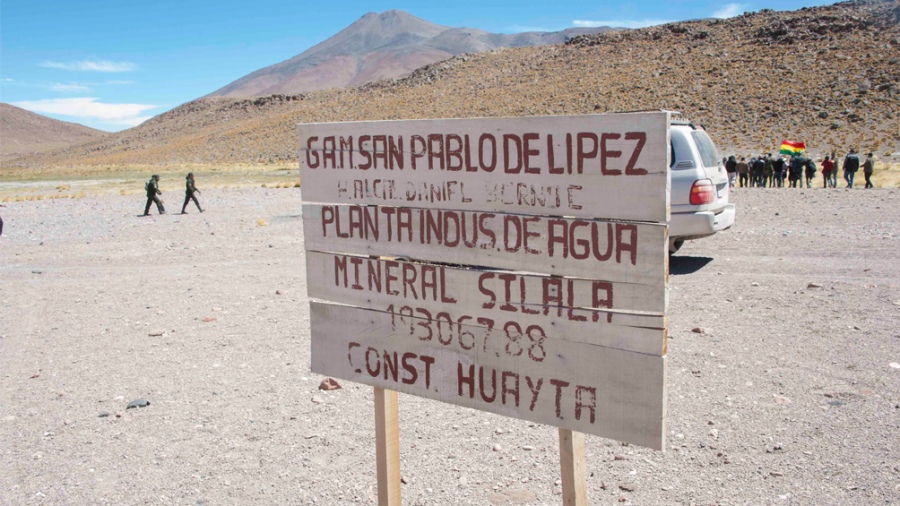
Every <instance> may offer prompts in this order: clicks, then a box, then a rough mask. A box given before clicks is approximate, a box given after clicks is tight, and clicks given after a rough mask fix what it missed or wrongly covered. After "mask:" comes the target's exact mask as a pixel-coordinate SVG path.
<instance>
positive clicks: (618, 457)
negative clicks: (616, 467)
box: [613, 455, 625, 460]
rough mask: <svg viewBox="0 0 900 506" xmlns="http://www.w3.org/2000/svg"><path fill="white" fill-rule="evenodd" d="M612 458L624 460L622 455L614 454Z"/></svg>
mask: <svg viewBox="0 0 900 506" xmlns="http://www.w3.org/2000/svg"><path fill="white" fill-rule="evenodd" d="M613 460H625V456H624V455H616V456H615V457H613Z"/></svg>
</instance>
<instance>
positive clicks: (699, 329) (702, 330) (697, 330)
mask: <svg viewBox="0 0 900 506" xmlns="http://www.w3.org/2000/svg"><path fill="white" fill-rule="evenodd" d="M691 332H693V333H694V334H706V329H705V328H703V327H694V328H692V329H691Z"/></svg>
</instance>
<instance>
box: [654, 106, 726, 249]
mask: <svg viewBox="0 0 900 506" xmlns="http://www.w3.org/2000/svg"><path fill="white" fill-rule="evenodd" d="M669 139H670V141H669V148H670V150H671V166H670V167H669V172H670V173H671V175H672V186H671V188H672V191H671V197H670V200H671V217H670V219H669V253H670V254H671V253H675V252H676V251H678V249H679V248H681V245H682V244H684V241H686V240H689V239H699V238H701V237H707V236H710V235H713V234H715V233H716V232H720V231H722V230H726V229H728V228H731V226H732V225H733V224H734V204H729V203H728V175H727V174H726V172H725V167H724V166H723V165H722V162H721V158H720V157H719V151H718V150H717V149H716V145H715V144H713V141H712V139H710V138H709V135H707V133H706V131H705V130H703V128H701V127H697V126H695V125H694V124H693V123H690V122H688V121H676V120H673V121H672V122H671V128H670V129H669Z"/></svg>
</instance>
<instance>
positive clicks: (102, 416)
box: [97, 411, 109, 418]
mask: <svg viewBox="0 0 900 506" xmlns="http://www.w3.org/2000/svg"><path fill="white" fill-rule="evenodd" d="M107 416H109V413H108V412H106V411H101V412H100V414H98V415H97V418H106V417H107Z"/></svg>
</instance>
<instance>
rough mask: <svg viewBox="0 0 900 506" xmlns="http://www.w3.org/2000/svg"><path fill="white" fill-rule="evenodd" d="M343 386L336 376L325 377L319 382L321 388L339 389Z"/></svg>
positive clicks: (327, 389) (326, 389)
mask: <svg viewBox="0 0 900 506" xmlns="http://www.w3.org/2000/svg"><path fill="white" fill-rule="evenodd" d="M340 388H341V384H340V383H338V382H337V380H335V379H334V378H325V379H323V380H322V382H321V383H319V390H325V391H329V390H339V389H340Z"/></svg>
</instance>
